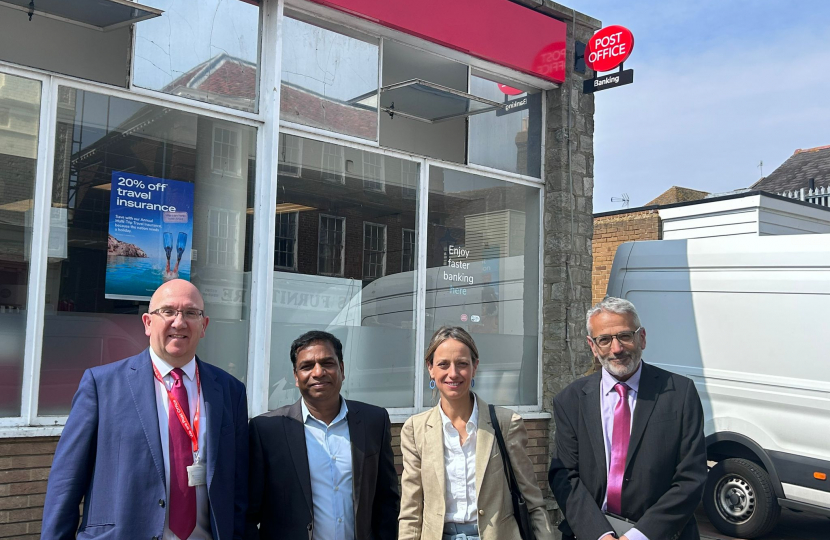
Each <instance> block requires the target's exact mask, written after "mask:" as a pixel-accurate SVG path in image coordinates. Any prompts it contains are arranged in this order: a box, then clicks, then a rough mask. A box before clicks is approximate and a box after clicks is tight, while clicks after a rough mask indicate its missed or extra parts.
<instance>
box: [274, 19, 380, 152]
mask: <svg viewBox="0 0 830 540" xmlns="http://www.w3.org/2000/svg"><path fill="white" fill-rule="evenodd" d="M301 17H302V16H301V15H298V14H292V15H291V16H286V17H285V18H284V19H283V27H282V28H283V45H282V50H283V53H282V87H281V90H280V118H281V119H283V120H287V121H290V122H295V123H298V124H303V125H306V126H312V127H315V128H320V129H325V130H327V131H334V132H336V133H342V134H345V135H351V136H354V137H360V138H362V139H370V140H377V129H378V111H377V90H378V51H379V47H378V41H377V39H375V38H371V37H367V36H363V35H362V34H359V33H357V32H354V31H352V30H349V29H346V28H338V27H331V28H329V27H325V28H324V27H323V25H325V23H323V22H322V21H304V20H301V19H300V18H301ZM312 22H313V24H312Z"/></svg>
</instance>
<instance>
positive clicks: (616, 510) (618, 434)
mask: <svg viewBox="0 0 830 540" xmlns="http://www.w3.org/2000/svg"><path fill="white" fill-rule="evenodd" d="M614 390H616V391H617V393H618V394H619V395H620V400H619V401H618V402H617V406H616V407H614V431H613V433H612V434H611V467H610V468H609V469H608V505H607V508H608V511H609V512H611V513H612V514H617V515H620V514H621V513H622V486H623V476H624V475H625V459H626V457H627V456H628V440H629V439H630V438H631V409H630V408H629V407H628V385H627V384H625V383H617V384H616V385H614Z"/></svg>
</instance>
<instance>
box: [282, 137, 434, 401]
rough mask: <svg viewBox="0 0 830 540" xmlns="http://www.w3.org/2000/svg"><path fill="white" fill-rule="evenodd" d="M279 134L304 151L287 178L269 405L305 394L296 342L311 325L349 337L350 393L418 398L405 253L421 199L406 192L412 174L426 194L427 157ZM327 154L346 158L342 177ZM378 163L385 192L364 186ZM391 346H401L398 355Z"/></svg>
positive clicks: (411, 268) (411, 267)
mask: <svg viewBox="0 0 830 540" xmlns="http://www.w3.org/2000/svg"><path fill="white" fill-rule="evenodd" d="M280 139H281V146H282V147H285V148H302V156H301V161H300V163H298V164H297V169H295V170H296V171H297V175H295V174H293V171H291V172H290V173H288V172H287V171H286V173H285V174H283V173H281V174H280V176H279V179H278V185H279V190H278V191H277V201H276V202H277V212H278V219H277V225H276V226H277V231H276V237H277V243H276V253H275V258H274V260H275V264H274V266H275V271H274V298H273V326H272V328H271V335H272V342H271V351H272V352H271V373H270V381H271V389H270V391H269V398H268V407H269V408H270V409H274V408H277V407H280V406H282V405H286V404H290V403H294V402H295V401H296V400H297V399H298V398H299V392H298V391H297V389H296V387H295V386H294V376H293V375H292V371H291V362H290V360H289V359H288V351H289V347H290V346H291V342H292V341H293V340H294V339H295V338H296V337H297V336H299V335H300V334H302V333H303V332H306V331H308V330H312V329H319V330H326V331H329V332H332V333H333V334H335V335H336V336H338V337H339V338H340V339H341V340H342V341H343V347H344V351H343V353H344V364H345V368H346V381H345V383H344V385H343V395H344V396H346V397H348V398H349V399H357V400H362V401H367V402H369V403H373V404H375V405H379V406H383V407H413V406H414V405H415V384H414V376H415V366H416V365H418V366H420V365H421V363H420V362H417V361H416V359H415V322H414V321H415V316H414V308H415V300H416V295H415V290H416V289H415V284H416V267H415V264H414V262H412V260H411V259H408V260H406V261H404V257H405V250H409V253H410V255H409V256H410V257H411V258H412V259H414V255H412V254H413V253H414V245H415V244H417V234H416V232H415V231H416V229H417V223H418V220H417V200H416V199H415V198H408V197H406V196H404V192H405V187H404V182H407V185H408V186H409V187H410V189H412V190H414V191H415V192H416V193H417V191H418V179H419V177H420V176H419V165H418V162H412V167H409V166H403V165H402V163H406V162H405V161H404V160H401V159H398V158H395V157H392V156H385V155H380V154H376V153H373V152H371V151H368V150H366V151H364V150H360V149H357V148H350V147H344V146H339V145H335V144H330V143H324V142H322V141H316V140H312V139H307V138H302V139H300V138H299V137H296V136H294V135H286V134H280ZM282 139H285V143H283V142H282ZM324 154H326V155H330V156H337V161H336V162H337V163H345V166H344V167H343V168H342V169H340V171H342V172H341V173H340V175H339V177H340V179H341V181H337V182H332V181H331V174H330V169H331V168H332V167H328V168H326V166H325V163H326V161H325V160H324V159H323V156H324ZM364 163H365V164H367V167H366V168H364V166H363V164H364ZM369 168H371V169H372V170H373V173H372V174H373V178H374V179H375V180H376V181H377V182H379V183H381V184H382V185H383V186H384V188H385V190H384V191H372V190H367V189H366V188H365V185H364V181H365V177H366V171H367V170H369ZM327 169H328V170H327ZM402 171H409V172H411V178H410V179H408V180H405V179H404V177H403V175H402V174H401V173H402ZM289 215H290V216H295V217H291V218H287V217H284V216H289ZM295 224H296V225H295ZM404 230H407V231H409V233H407V234H404ZM405 238H406V239H407V242H409V243H410V244H411V245H410V247H406V246H405V245H404V239H405ZM294 254H296V255H294ZM292 257H293V266H292V265H291V264H289V262H290V260H291V258H292ZM390 350H394V351H395V352H396V354H395V355H392V356H391V357H390V355H389V354H388V351H390Z"/></svg>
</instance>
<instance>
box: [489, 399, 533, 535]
mask: <svg viewBox="0 0 830 540" xmlns="http://www.w3.org/2000/svg"><path fill="white" fill-rule="evenodd" d="M489 408H490V420H491V421H492V422H493V429H494V430H495V432H496V442H498V444H499V451H500V452H501V459H502V461H503V462H504V475H505V476H506V477H507V485H508V487H509V488H510V498H511V499H512V500H513V517H515V518H516V524H517V525H518V526H519V534H520V535H521V537H522V540H536V535H535V534H533V526H532V524H531V520H530V511H529V510H528V509H527V503H526V502H525V498H524V497H523V496H522V492H521V491H520V490H519V484H518V482H516V475H514V474H513V465H512V464H511V463H510V456H509V455H508V454H507V445H506V444H504V436H503V435H502V434H501V426H499V419H498V417H497V416H496V407H495V406H494V405H490V406H489Z"/></svg>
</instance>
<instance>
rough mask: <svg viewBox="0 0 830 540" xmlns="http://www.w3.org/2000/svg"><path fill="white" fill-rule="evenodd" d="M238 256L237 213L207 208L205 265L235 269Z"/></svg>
mask: <svg viewBox="0 0 830 540" xmlns="http://www.w3.org/2000/svg"><path fill="white" fill-rule="evenodd" d="M238 254H239V212H234V211H228V210H223V209H220V208H209V209H208V244H207V259H208V260H207V263H208V264H209V265H211V266H219V267H225V268H232V269H236V268H238V264H237V262H238V259H239V257H238Z"/></svg>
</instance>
